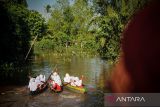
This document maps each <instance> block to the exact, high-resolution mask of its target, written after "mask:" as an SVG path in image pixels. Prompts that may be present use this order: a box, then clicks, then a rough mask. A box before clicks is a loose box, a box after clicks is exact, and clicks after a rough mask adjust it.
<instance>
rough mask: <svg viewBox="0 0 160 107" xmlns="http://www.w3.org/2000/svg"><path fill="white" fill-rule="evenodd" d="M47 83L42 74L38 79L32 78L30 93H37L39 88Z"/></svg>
mask: <svg viewBox="0 0 160 107" xmlns="http://www.w3.org/2000/svg"><path fill="white" fill-rule="evenodd" d="M45 81H46V80H45V75H42V74H40V75H39V76H37V77H36V78H30V81H29V85H28V88H29V89H30V91H36V90H37V88H40V87H41V85H43V84H44V82H45Z"/></svg>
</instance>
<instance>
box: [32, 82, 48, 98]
mask: <svg viewBox="0 0 160 107" xmlns="http://www.w3.org/2000/svg"><path fill="white" fill-rule="evenodd" d="M47 86H48V83H47V82H44V83H43V84H41V85H40V86H39V87H38V88H37V89H36V91H30V94H31V95H36V94H39V93H42V92H43V91H44V90H46V89H47Z"/></svg>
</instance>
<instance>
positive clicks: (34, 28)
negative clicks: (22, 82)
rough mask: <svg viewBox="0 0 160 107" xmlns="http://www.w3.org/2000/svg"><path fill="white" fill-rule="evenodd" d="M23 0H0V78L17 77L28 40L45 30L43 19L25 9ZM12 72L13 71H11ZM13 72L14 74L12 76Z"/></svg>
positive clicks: (26, 49)
mask: <svg viewBox="0 0 160 107" xmlns="http://www.w3.org/2000/svg"><path fill="white" fill-rule="evenodd" d="M26 6H27V4H26V2H25V0H17V1H16V0H14V1H12V0H6V1H0V13H1V14H0V18H1V20H0V23H1V26H2V27H1V30H0V36H1V37H0V50H1V52H0V72H1V73H0V78H1V77H2V78H1V79H3V78H7V77H10V76H11V77H17V76H18V75H17V74H18V72H21V69H19V70H17V69H16V68H17V67H22V66H24V63H25V56H26V54H27V52H28V50H29V47H30V41H31V40H32V38H33V37H34V36H36V35H38V36H39V37H41V36H42V34H43V32H44V31H45V24H44V19H43V18H42V16H41V14H39V13H38V12H36V11H30V10H28V9H27V7H26ZM13 72H14V73H13ZM13 74H14V76H13ZM15 75H17V76H15Z"/></svg>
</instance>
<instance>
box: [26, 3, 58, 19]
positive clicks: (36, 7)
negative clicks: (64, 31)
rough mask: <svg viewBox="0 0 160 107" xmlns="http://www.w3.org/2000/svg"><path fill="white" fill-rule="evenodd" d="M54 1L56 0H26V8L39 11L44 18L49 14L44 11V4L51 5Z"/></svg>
mask: <svg viewBox="0 0 160 107" xmlns="http://www.w3.org/2000/svg"><path fill="white" fill-rule="evenodd" d="M55 2H56V0H27V4H28V9H30V10H36V11H38V12H40V13H41V14H42V16H43V17H44V18H45V19H48V18H49V17H50V14H48V13H47V12H46V11H45V6H46V5H47V4H49V5H50V6H52V5H53V4H54V3H55Z"/></svg>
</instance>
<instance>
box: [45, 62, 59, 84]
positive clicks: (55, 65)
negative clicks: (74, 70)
mask: <svg viewBox="0 0 160 107" xmlns="http://www.w3.org/2000/svg"><path fill="white" fill-rule="evenodd" d="M56 67H57V64H56V65H55V67H54V68H53V71H54V70H55V68H56ZM52 73H53V72H51V74H50V75H49V77H48V79H47V80H46V81H48V80H49V78H50V77H51V75H52Z"/></svg>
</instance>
